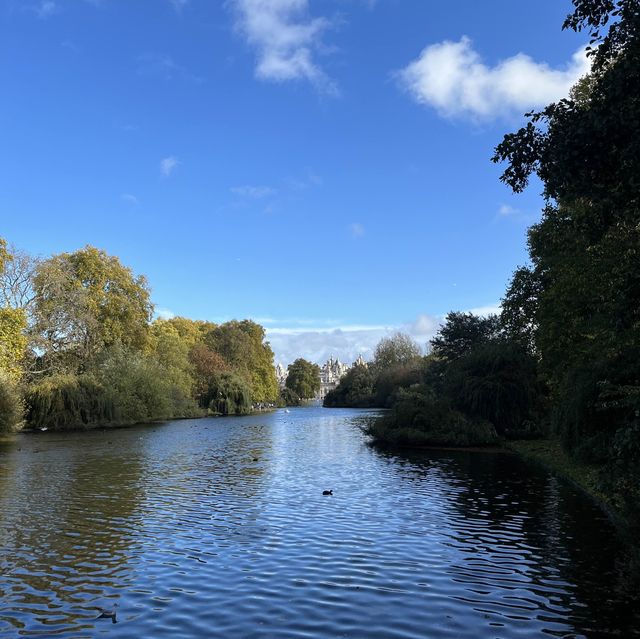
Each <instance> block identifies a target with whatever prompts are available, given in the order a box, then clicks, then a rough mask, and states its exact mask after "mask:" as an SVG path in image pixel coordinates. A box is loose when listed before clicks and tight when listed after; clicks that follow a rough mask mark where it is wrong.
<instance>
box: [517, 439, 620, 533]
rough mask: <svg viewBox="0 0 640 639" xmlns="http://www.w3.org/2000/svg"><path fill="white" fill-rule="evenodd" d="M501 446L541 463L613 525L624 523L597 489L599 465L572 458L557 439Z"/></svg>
mask: <svg viewBox="0 0 640 639" xmlns="http://www.w3.org/2000/svg"><path fill="white" fill-rule="evenodd" d="M505 447H506V448H508V449H509V450H512V451H514V452H516V453H518V454H519V455H521V456H522V457H524V458H525V459H526V460H527V461H529V462H533V463H535V464H539V465H541V466H544V468H546V469H548V470H550V471H552V472H554V473H555V474H557V475H559V476H560V477H563V478H564V479H566V480H568V481H570V482H571V483H572V484H574V485H575V486H576V487H577V488H579V489H580V490H582V491H583V492H584V493H586V494H587V495H588V496H589V497H591V498H592V499H593V500H594V501H595V502H596V503H597V504H598V505H599V506H600V507H601V508H602V509H603V510H604V511H605V512H606V513H607V514H608V515H609V517H610V518H611V519H612V520H613V522H614V523H615V524H616V525H618V526H622V527H624V524H625V520H624V518H623V516H622V514H621V513H620V512H619V511H618V510H617V509H616V508H615V506H614V504H613V503H612V502H611V500H610V499H609V498H608V497H607V495H606V494H604V493H603V492H602V491H601V490H600V489H599V482H598V475H599V472H600V467H599V466H596V465H593V464H585V463H584V462H580V461H577V460H575V459H573V458H572V457H570V456H569V455H568V454H567V453H566V452H565V451H564V450H563V448H562V445H561V444H560V442H559V441H558V440H557V439H533V440H515V441H507V442H505Z"/></svg>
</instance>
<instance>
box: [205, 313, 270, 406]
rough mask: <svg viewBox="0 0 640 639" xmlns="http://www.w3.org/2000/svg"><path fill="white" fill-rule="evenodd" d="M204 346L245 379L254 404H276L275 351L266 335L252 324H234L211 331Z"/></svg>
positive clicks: (246, 321)
mask: <svg viewBox="0 0 640 639" xmlns="http://www.w3.org/2000/svg"><path fill="white" fill-rule="evenodd" d="M204 342H205V344H206V345H207V346H208V347H209V348H211V350H213V351H215V352H216V353H218V354H219V355H220V356H221V357H222V358H223V359H224V361H225V362H227V363H228V364H229V366H230V367H231V368H232V369H233V370H234V371H236V372H237V373H238V374H239V375H241V376H243V377H244V378H245V380H246V381H247V383H248V384H249V385H250V387H251V389H252V391H251V392H252V398H253V401H254V402H275V401H276V399H277V397H278V380H277V379H276V371H275V368H274V366H273V351H272V350H271V346H270V345H269V343H268V342H265V331H264V328H263V327H262V326H260V324H256V323H255V322H252V321H251V320H242V321H237V320H232V321H231V322H226V323H225V324H221V325H220V326H216V327H215V328H214V329H213V330H211V331H209V332H208V333H207V334H206V336H205V338H204Z"/></svg>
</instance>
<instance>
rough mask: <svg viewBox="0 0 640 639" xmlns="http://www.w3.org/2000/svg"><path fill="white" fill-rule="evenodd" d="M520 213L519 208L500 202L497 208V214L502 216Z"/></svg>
mask: <svg viewBox="0 0 640 639" xmlns="http://www.w3.org/2000/svg"><path fill="white" fill-rule="evenodd" d="M518 213H520V209H516V208H514V207H513V206H509V205H508V204H502V205H501V206H500V208H499V209H498V215H500V216H502V217H509V216H510V215H517V214H518Z"/></svg>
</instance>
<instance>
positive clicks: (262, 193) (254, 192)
mask: <svg viewBox="0 0 640 639" xmlns="http://www.w3.org/2000/svg"><path fill="white" fill-rule="evenodd" d="M231 192H232V193H233V194H234V195H239V196H240V197H246V198H249V199H251V200H259V199H262V198H265V197H269V196H272V195H275V194H276V193H277V192H278V190H277V189H274V188H273V187H271V186H254V185H251V184H244V185H242V186H234V187H231Z"/></svg>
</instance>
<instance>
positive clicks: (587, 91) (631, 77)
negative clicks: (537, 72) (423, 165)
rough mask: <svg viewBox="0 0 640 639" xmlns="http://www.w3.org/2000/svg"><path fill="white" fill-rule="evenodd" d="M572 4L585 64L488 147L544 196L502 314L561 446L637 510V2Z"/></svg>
mask: <svg viewBox="0 0 640 639" xmlns="http://www.w3.org/2000/svg"><path fill="white" fill-rule="evenodd" d="M574 6H575V11H574V13H573V14H572V15H570V16H569V17H568V18H567V20H566V22H565V27H566V28H571V29H574V30H587V31H589V32H590V34H591V40H592V42H591V45H592V49H591V60H592V70H591V72H590V74H589V75H588V76H587V77H586V78H584V79H582V80H581V81H580V82H579V83H578V84H577V85H576V87H575V88H574V90H573V91H572V92H571V95H570V96H569V97H568V98H567V99H565V100H561V101H559V102H557V103H555V104H551V105H549V106H548V107H547V108H545V109H544V110H543V111H541V112H540V113H534V114H530V121H529V122H528V123H527V125H526V126H525V127H523V128H522V129H520V130H519V131H517V132H516V133H512V134H509V135H507V136H505V138H504V140H503V142H502V143H501V144H500V145H499V146H498V147H497V149H496V155H495V158H494V160H496V161H505V162H506V163H507V166H506V169H505V171H504V174H503V176H502V179H503V180H504V182H505V183H506V184H508V185H509V186H511V187H512V188H513V190H514V191H516V192H517V191H521V190H523V189H524V188H525V187H526V185H527V182H528V180H529V178H530V176H531V175H532V174H536V175H537V176H538V177H539V178H540V179H541V180H542V182H543V184H544V193H545V196H546V199H547V206H546V207H545V209H544V212H543V215H542V219H541V221H540V222H539V223H538V224H535V225H534V226H533V227H531V229H530V230H529V253H530V258H531V264H530V265H529V266H528V267H524V268H520V269H518V271H516V273H515V275H514V278H513V280H512V282H511V285H510V287H509V289H508V291H507V294H506V296H505V300H504V305H503V306H504V315H505V318H506V320H507V321H506V325H507V326H508V329H509V331H510V332H511V334H512V335H513V336H514V338H517V339H519V340H520V341H521V342H522V343H525V344H527V345H528V347H529V349H530V351H531V352H533V353H535V354H536V356H537V358H538V360H539V365H540V371H541V374H542V376H543V378H544V380H545V382H546V383H547V384H548V386H549V389H550V392H551V404H552V413H551V414H552V423H553V426H554V429H555V432H556V433H557V434H558V435H559V436H560V437H561V438H562V441H563V443H564V446H565V448H566V450H567V451H568V452H570V453H571V454H573V455H574V456H578V457H579V458H581V459H583V460H584V461H586V462H590V463H597V464H600V465H601V466H602V467H603V472H602V478H603V486H604V487H605V490H606V492H607V494H609V495H611V496H612V499H614V500H615V501H617V502H618V503H620V504H623V505H624V506H625V508H627V509H628V510H629V511H631V510H633V509H635V510H636V511H637V510H638V509H639V508H640V492H639V490H638V483H637V477H638V467H637V459H638V456H637V451H638V450H640V417H639V416H640V259H639V258H640V5H639V4H638V2H637V0H606V1H602V0H574Z"/></svg>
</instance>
